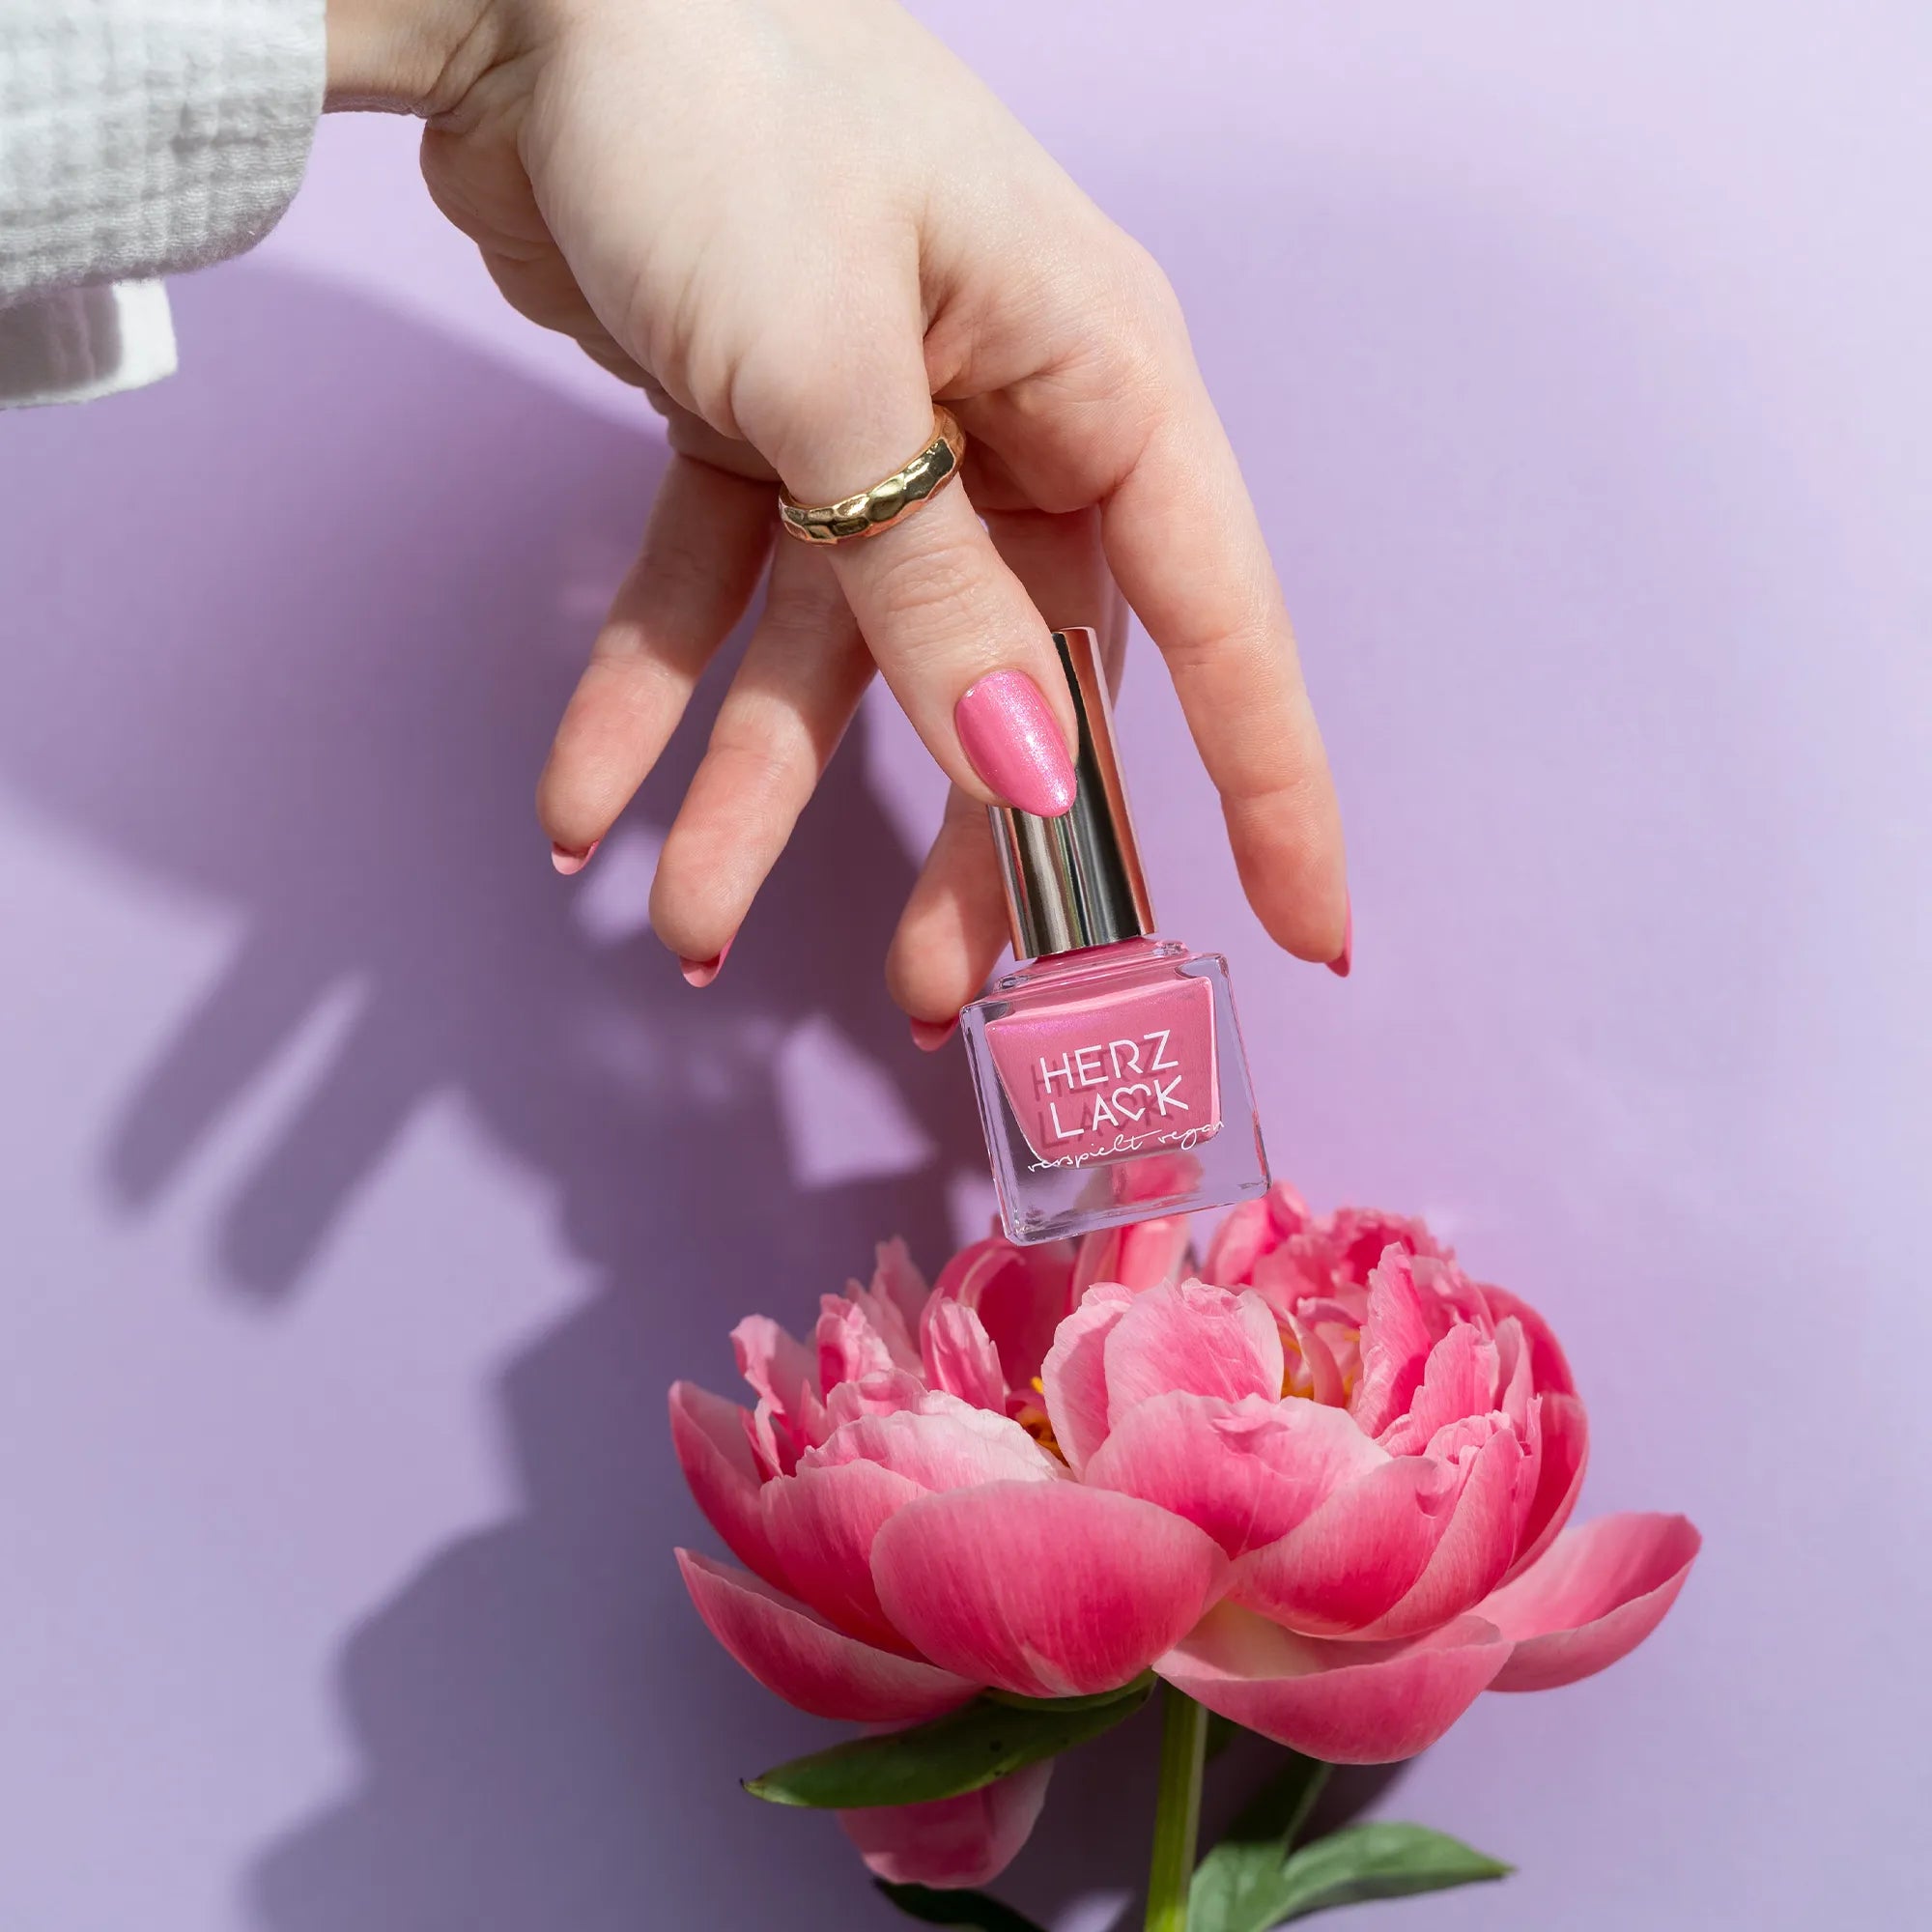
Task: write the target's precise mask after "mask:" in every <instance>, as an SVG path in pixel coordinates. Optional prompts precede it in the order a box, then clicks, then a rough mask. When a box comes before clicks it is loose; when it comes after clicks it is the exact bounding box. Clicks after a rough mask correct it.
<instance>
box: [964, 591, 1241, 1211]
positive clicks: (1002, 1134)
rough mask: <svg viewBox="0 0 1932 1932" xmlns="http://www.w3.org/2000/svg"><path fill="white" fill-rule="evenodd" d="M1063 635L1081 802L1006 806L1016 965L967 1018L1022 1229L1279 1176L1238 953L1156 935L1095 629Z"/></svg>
mask: <svg viewBox="0 0 1932 1932" xmlns="http://www.w3.org/2000/svg"><path fill="white" fill-rule="evenodd" d="M1053 641H1054V646H1055V648H1056V650H1057V651H1058V652H1059V656H1060V665H1061V669H1062V671H1063V672H1064V673H1065V677H1066V681H1067V686H1068V689H1069V690H1070V692H1071V694H1072V697H1073V705H1074V710H1075V712H1076V713H1077V715H1078V717H1079V721H1080V745H1079V754H1078V757H1077V759H1076V761H1075V777H1076V781H1077V789H1076V792H1075V796H1074V801H1073V807H1072V810H1069V811H1067V812H1066V813H1065V815H1063V816H1062V817H1059V818H1037V817H1035V816H1034V815H1033V814H1032V813H1031V812H1025V811H1017V810H1010V809H1008V808H1004V807H1000V808H995V809H994V810H993V811H992V813H991V816H992V821H993V839H994V843H995V845H996V846H997V847H998V851H999V860H1000V871H1001V875H1002V877H1003V879H1004V880H1005V883H1006V889H1007V909H1008V913H1009V918H1010V921H1011V924H1012V934H1013V956H1014V958H1015V960H1016V961H1017V962H1018V964H1017V966H1016V967H1015V970H1014V971H1012V972H1011V973H1009V974H1007V975H1006V976H1005V977H1004V978H1003V979H1000V980H995V981H994V982H993V985H992V986H991V988H990V989H989V990H988V991H987V993H986V994H985V996H984V997H983V998H981V999H979V1000H976V1001H975V1002H974V1003H973V1004H972V1005H971V1006H969V1007H968V1008H966V1009H965V1010H964V1011H963V1012H962V1013H961V1014H960V1016H959V1022H960V1030H961V1032H962V1034H963V1035H964V1037H965V1040H966V1054H967V1060H968V1063H969V1065H971V1067H972V1072H973V1088H974V1092H975V1094H976V1095H977V1096H978V1099H979V1102H980V1122H981V1124H982V1125H983V1126H984V1127H985V1130H986V1147H987V1151H988V1152H989V1153H990V1154H991V1156H992V1162H993V1179H994V1184H995V1186H996V1188H997V1190H998V1193H999V1200H1000V1214H1001V1218H1002V1220H1003V1221H1004V1222H1005V1224H1006V1230H1007V1234H1008V1235H1009V1237H1010V1238H1011V1239H1013V1240H1015V1241H1026V1242H1031V1241H1048V1240H1055V1239H1058V1238H1061V1237H1063V1236H1076V1235H1085V1234H1088V1233H1091V1232H1092V1231H1093V1230H1094V1229H1096V1228H1111V1227H1116V1226H1118V1225H1120V1224H1121V1223H1122V1222H1127V1221H1145V1220H1150V1219H1151V1218H1152V1217H1153V1216H1155V1215H1159V1214H1181V1213H1188V1212H1191V1211H1192V1210H1193V1209H1195V1208H1225V1207H1229V1206H1231V1205H1232V1204H1234V1203H1235V1202H1237V1201H1248V1200H1252V1199H1253V1198H1254V1197H1255V1196H1257V1195H1260V1194H1264V1193H1265V1192H1266V1191H1267V1185H1268V1170H1267V1155H1266V1153H1265V1152H1264V1150H1263V1148H1262V1135H1261V1126H1260V1123H1259V1122H1257V1121H1256V1119H1255V1101H1254V1091H1253V1087H1252V1085H1251V1083H1250V1081H1249V1078H1248V1062H1247V1055H1246V1053H1245V1052H1244V1051H1243V1050H1242V1047H1241V1034H1240V1028H1239V1026H1238V1024H1237V1023H1236V1018H1235V1002H1234V997H1233V995H1232V994H1231V992H1230V991H1229V988H1228V962H1227V961H1226V960H1225V959H1223V958H1222V957H1221V956H1220V955H1219V954H1218V953H1212V952H1189V951H1188V949H1187V948H1186V947H1185V946H1182V945H1180V944H1179V943H1178V942H1176V941H1174V940H1171V939H1162V938H1159V937H1157V936H1156V934H1155V931H1154V922H1153V912H1152V908H1151V905H1150V903H1149V899H1148V891H1147V882H1146V880H1145V878H1144V877H1143V876H1142V872H1141V861H1140V852H1139V848H1138V846H1137V845H1136V843H1135V840H1134V830H1133V821H1132V819H1131V818H1130V816H1129V814H1128V811H1127V796H1126V791H1125V789H1124V787H1123V785H1122V780H1121V769H1120V756H1119V753H1118V750H1117V748H1116V745H1115V740H1114V723H1113V712H1112V707H1111V706H1110V704H1109V702H1108V698H1107V680H1106V673H1105V670H1104V669H1103V668H1102V665H1101V662H1100V653H1099V647H1098V644H1097V642H1096V640H1095V638H1094V633H1093V632H1092V631H1091V630H1070V631H1062V632H1057V633H1056V634H1055V636H1054V639H1053Z"/></svg>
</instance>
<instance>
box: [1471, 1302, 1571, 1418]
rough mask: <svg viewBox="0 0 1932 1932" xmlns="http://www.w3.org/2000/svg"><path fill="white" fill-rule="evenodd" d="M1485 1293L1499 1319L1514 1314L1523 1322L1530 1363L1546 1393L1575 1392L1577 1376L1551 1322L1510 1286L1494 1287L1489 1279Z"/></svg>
mask: <svg viewBox="0 0 1932 1932" xmlns="http://www.w3.org/2000/svg"><path fill="white" fill-rule="evenodd" d="M1483 1296H1484V1299H1485V1300H1487V1301H1488V1302H1489V1304H1490V1308H1491V1311H1492V1313H1493V1314H1494V1316H1495V1318H1496V1320H1497V1321H1498V1322H1500V1321H1503V1320H1504V1319H1505V1318H1506V1317H1508V1316H1511V1315H1514V1316H1515V1317H1516V1319H1517V1320H1518V1321H1520V1322H1521V1323H1522V1332H1523V1335H1524V1336H1525V1338H1526V1339H1527V1340H1528V1343H1529V1364H1530V1368H1531V1370H1532V1371H1533V1373H1534V1374H1535V1377H1536V1386H1537V1387H1538V1388H1539V1389H1541V1390H1543V1391H1544V1392H1546V1393H1550V1394H1556V1395H1575V1394H1576V1393H1577V1378H1576V1377H1575V1376H1573V1375H1572V1374H1571V1373H1570V1364H1569V1362H1568V1360H1567V1359H1566V1358H1565V1356H1564V1353H1563V1349H1562V1345H1561V1344H1560V1343H1558V1341H1557V1339H1556V1336H1555V1333H1554V1331H1553V1330H1552V1329H1551V1328H1550V1326H1549V1323H1548V1322H1547V1321H1545V1320H1544V1319H1543V1317H1542V1316H1540V1315H1539V1314H1538V1313H1537V1312H1536V1310H1535V1309H1533V1308H1532V1307H1531V1306H1530V1305H1529V1303H1528V1302H1526V1301H1524V1300H1523V1299H1522V1297H1521V1296H1520V1295H1517V1294H1512V1293H1510V1292H1509V1290H1508V1289H1506V1288H1492V1287H1491V1286H1490V1284H1489V1283H1487V1282H1485V1283H1484V1284H1483Z"/></svg>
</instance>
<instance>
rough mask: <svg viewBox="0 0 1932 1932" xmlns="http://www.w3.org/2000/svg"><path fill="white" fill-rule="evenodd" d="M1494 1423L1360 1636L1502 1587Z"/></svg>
mask: <svg viewBox="0 0 1932 1932" xmlns="http://www.w3.org/2000/svg"><path fill="white" fill-rule="evenodd" d="M1494 1422H1495V1426H1494V1429H1493V1433H1492V1435H1490V1438H1489V1440H1488V1441H1487V1442H1485V1443H1484V1444H1483V1446H1482V1447H1481V1448H1480V1449H1478V1450H1477V1451H1476V1452H1475V1453H1474V1455H1473V1456H1471V1457H1468V1458H1467V1459H1466V1460H1465V1462H1464V1464H1463V1468H1464V1472H1465V1473H1464V1474H1463V1483H1462V1490H1461V1493H1460V1494H1459V1495H1458V1496H1457V1497H1456V1502H1455V1507H1454V1510H1453V1512H1452V1513H1451V1515H1450V1518H1449V1525H1448V1527H1447V1528H1446V1529H1444V1530H1443V1532H1442V1536H1441V1540H1440V1541H1439V1542H1438V1543H1437V1544H1436V1546H1435V1549H1434V1551H1432V1552H1431V1555H1430V1558H1429V1561H1428V1563H1427V1564H1426V1565H1424V1567H1423V1571H1422V1574H1421V1575H1420V1576H1419V1577H1417V1578H1416V1579H1415V1581H1414V1582H1413V1583H1412V1584H1411V1585H1410V1586H1409V1588H1408V1589H1407V1590H1406V1591H1405V1592H1404V1593H1403V1596H1402V1597H1401V1599H1400V1600H1399V1601H1398V1602H1397V1603H1395V1604H1394V1605H1391V1606H1390V1607H1389V1609H1388V1610H1387V1611H1385V1612H1384V1613H1383V1614H1382V1615H1381V1616H1380V1617H1379V1618H1378V1619H1377V1620H1376V1621H1375V1622H1374V1623H1373V1624H1370V1625H1365V1626H1363V1628H1362V1634H1364V1635H1365V1636H1374V1637H1405V1636H1414V1635H1416V1634H1419V1633H1420V1632H1422V1631H1429V1630H1434V1629H1435V1628H1436V1626H1437V1625H1438V1624H1445V1623H1447V1622H1448V1621H1449V1619H1450V1618H1451V1617H1459V1616H1461V1615H1462V1614H1463V1612H1464V1611H1465V1610H1467V1609H1468V1608H1469V1607H1470V1606H1471V1605H1474V1604H1477V1603H1480V1602H1481V1601H1482V1599H1483V1598H1485V1597H1486V1596H1488V1595H1489V1593H1490V1592H1491V1591H1492V1590H1493V1589H1494V1588H1495V1586H1496V1585H1497V1584H1498V1583H1500V1582H1501V1581H1502V1579H1503V1577H1504V1575H1505V1574H1506V1573H1507V1571H1508V1570H1509V1567H1510V1565H1511V1563H1512V1562H1514V1561H1515V1559H1516V1547H1517V1524H1518V1521H1519V1520H1520V1519H1519V1516H1518V1508H1517V1486H1518V1483H1519V1481H1520V1480H1522V1479H1523V1478H1524V1477H1525V1475H1526V1474H1529V1473H1530V1472H1527V1471H1526V1470H1525V1466H1524V1463H1525V1458H1524V1455H1523V1449H1522V1444H1521V1443H1520V1441H1519V1440H1518V1439H1517V1435H1516V1432H1515V1431H1514V1430H1513V1429H1511V1428H1510V1427H1509V1425H1508V1424H1507V1423H1505V1422H1503V1421H1501V1419H1500V1418H1495V1419H1494ZM1452 1426H1453V1425H1452ZM1431 1460H1432V1461H1433V1460H1435V1459H1434V1458H1432V1459H1431ZM1532 1480H1533V1477H1532ZM782 1553H783V1552H782V1551H781V1554H782ZM786 1561H787V1563H789V1561H790V1558H789V1557H788V1556H787V1557H786Z"/></svg>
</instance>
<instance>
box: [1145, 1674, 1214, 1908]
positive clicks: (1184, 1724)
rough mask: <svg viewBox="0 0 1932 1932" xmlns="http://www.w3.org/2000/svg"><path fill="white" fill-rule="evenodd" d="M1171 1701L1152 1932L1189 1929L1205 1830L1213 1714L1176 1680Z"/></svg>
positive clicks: (1156, 1830)
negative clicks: (1204, 1787) (1204, 1777)
mask: <svg viewBox="0 0 1932 1932" xmlns="http://www.w3.org/2000/svg"><path fill="white" fill-rule="evenodd" d="M1165 1700H1166V1701H1165V1704H1164V1706H1163V1710H1162V1721H1161V1732H1160V1802H1159V1804H1158V1805H1157V1807H1156V1808H1155V1811H1154V1814H1153V1869H1152V1870H1151V1872H1150V1874H1149V1875H1148V1910H1147V1932H1187V1890H1188V1887H1189V1886H1191V1885H1192V1884H1193V1882H1194V1852H1195V1845H1196V1842H1197V1840H1198V1839H1199V1837H1200V1834H1201V1766H1202V1763H1203V1760H1204V1758H1205V1755H1206V1752H1207V1746H1208V1713H1207V1712H1206V1711H1205V1710H1203V1709H1202V1707H1201V1706H1200V1705H1199V1704H1197V1703H1196V1702H1195V1701H1194V1699H1193V1698H1192V1697H1189V1696H1187V1695H1186V1694H1185V1693H1184V1692H1182V1691H1179V1690H1176V1689H1175V1688H1174V1686H1173V1685H1172V1684H1170V1685H1168V1686H1167V1687H1166V1689H1165Z"/></svg>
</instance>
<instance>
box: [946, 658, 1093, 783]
mask: <svg viewBox="0 0 1932 1932" xmlns="http://www.w3.org/2000/svg"><path fill="white" fill-rule="evenodd" d="M952 723H953V725H954V727H955V728H956V729H957V731H958V733H959V742H960V744H961V745H963V746H964V747H965V749H966V755H967V757H968V758H969V759H971V760H972V764H973V769H974V770H975V771H976V772H978V773H979V774H980V778H982V779H983V780H984V781H986V783H987V784H988V785H990V786H991V787H992V789H993V790H994V791H996V792H998V793H999V795H1000V796H1001V797H1002V798H1003V799H1005V800H1006V801H1007V803H1008V804H1009V805H1016V806H1018V807H1019V809H1020V810H1022V811H1031V812H1034V813H1035V814H1037V816H1038V817H1041V818H1058V817H1060V816H1061V814H1062V813H1063V812H1065V811H1066V810H1068V809H1069V808H1070V807H1071V806H1072V804H1073V760H1072V759H1071V758H1069V757H1068V756H1067V755H1066V740H1065V738H1064V737H1063V736H1062V735H1061V730H1060V721H1059V719H1057V718H1056V717H1055V716H1054V715H1053V712H1052V710H1051V708H1050V707H1049V706H1048V704H1047V701H1046V699H1045V698H1044V697H1042V696H1040V690H1039V686H1038V685H1037V684H1036V683H1034V681H1033V679H1032V678H1030V677H1029V676H1027V674H1026V672H1025V671H1023V670H996V671H994V672H993V673H992V675H991V676H990V677H982V678H981V679H980V681H979V683H978V684H976V685H973V686H971V687H970V688H969V689H968V691H967V693H966V696H964V697H962V698H961V699H960V700H959V702H958V703H957V705H955V706H954V707H953V712H952Z"/></svg>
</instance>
